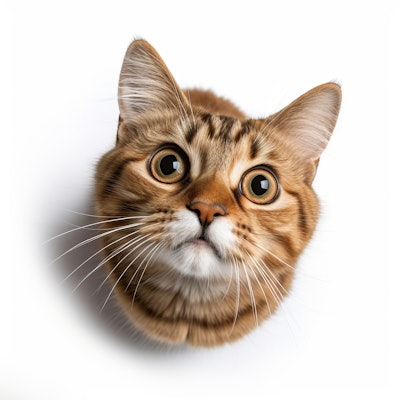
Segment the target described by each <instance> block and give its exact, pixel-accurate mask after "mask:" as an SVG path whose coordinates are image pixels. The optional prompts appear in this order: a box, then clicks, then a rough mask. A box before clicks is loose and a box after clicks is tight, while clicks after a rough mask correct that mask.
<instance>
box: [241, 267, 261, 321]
mask: <svg viewBox="0 0 400 400" xmlns="http://www.w3.org/2000/svg"><path fill="white" fill-rule="evenodd" d="M242 266H243V271H244V273H245V276H246V281H247V287H248V289H249V295H250V299H251V307H252V309H253V315H254V319H255V322H256V325H257V326H258V315H257V305H256V299H255V297H254V292H253V287H252V285H251V281H250V278H249V274H248V273H247V270H246V264H244V263H243V261H242Z"/></svg>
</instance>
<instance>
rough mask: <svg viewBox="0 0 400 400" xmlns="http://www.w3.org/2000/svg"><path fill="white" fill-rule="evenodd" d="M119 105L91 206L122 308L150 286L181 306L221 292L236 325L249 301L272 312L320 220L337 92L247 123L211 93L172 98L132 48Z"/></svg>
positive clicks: (174, 92)
mask: <svg viewBox="0 0 400 400" xmlns="http://www.w3.org/2000/svg"><path fill="white" fill-rule="evenodd" d="M118 99H119V107H120V122H119V127H118V135H117V143H116V146H115V148H114V149H112V150H111V151H110V152H108V153H107V154H106V155H105V156H103V158H102V159H101V161H100V162H99V165H98V169H97V175H96V209H97V213H98V214H99V215H100V216H106V217H104V219H105V224H106V225H105V226H107V228H108V229H110V232H111V233H110V234H109V235H105V236H104V248H105V252H106V254H107V257H108V261H109V264H110V270H111V275H112V279H113V282H115V284H114V285H115V286H116V288H117V290H118V288H120V289H121V290H120V291H119V293H120V297H124V301H127V302H129V303H130V299H131V298H132V297H133V298H135V297H136V298H138V297H140V293H142V298H141V300H140V301H141V302H142V303H146V301H147V300H145V299H146V295H145V293H146V285H148V288H149V287H153V288H155V287H157V288H158V290H159V291H163V293H164V295H165V296H167V294H168V293H175V295H178V296H181V297H182V299H184V300H182V301H186V302H187V303H188V304H189V303H190V304H200V303H201V304H203V303H204V302H206V301H207V299H210V300H211V299H213V301H214V300H215V299H216V298H220V297H218V296H221V294H222V293H223V294H224V296H223V298H224V300H223V301H222V300H221V298H222V297H221V298H220V300H221V304H222V303H224V304H225V302H228V303H229V301H230V303H229V304H230V305H229V306H228V303H227V304H226V307H227V308H226V310H225V311H224V312H221V315H222V314H223V315H226V314H229V312H228V311H227V310H228V308H229V307H231V308H232V310H231V313H232V315H233V314H235V313H236V319H237V316H238V314H239V312H238V308H240V304H245V303H246V302H247V304H252V305H256V304H257V303H259V302H262V303H264V306H265V305H266V304H267V303H268V299H269V303H268V304H267V305H268V310H269V311H265V314H266V315H267V314H269V313H270V312H272V311H273V309H274V308H275V306H276V305H277V304H278V303H279V300H280V299H281V298H282V297H283V295H284V293H285V291H286V290H287V289H288V288H289V285H290V281H291V278H292V275H293V266H294V264H295V262H296V260H297V258H298V256H299V254H300V253H301V251H302V250H303V249H304V247H305V245H306V244H307V242H308V241H309V239H310V237H311V235H312V233H313V231H314V228H315V225H316V222H317V218H318V201H317V198H316V195H315V193H314V191H313V189H312V187H311V184H312V181H313V179H314V176H315V173H316V169H317V165H318V162H319V159H320V156H321V153H322V152H323V150H324V149H325V147H326V145H327V143H328V141H329V139H330V136H331V134H332V131H333V129H334V126H335V123H336V119H337V116H338V112H339V107H340V100H341V91H340V88H339V86H338V85H336V84H334V83H327V84H324V85H321V86H318V87H316V88H314V89H312V90H311V91H309V92H307V93H305V94H304V95H302V96H301V97H299V98H298V99H297V100H295V101H293V102H292V103H291V104H289V105H288V106H287V107H285V108H284V109H282V110H281V111H279V112H277V113H275V114H273V115H271V116H269V117H267V118H264V119H249V118H246V117H245V116H244V115H243V113H242V112H241V111H240V110H238V109H237V108H236V107H234V106H233V105H232V104H231V103H229V102H228V101H226V100H224V99H221V98H218V97H216V96H215V95H213V94H212V93H210V92H202V91H183V90H182V89H180V88H179V86H178V84H177V83H176V81H175V79H174V78H173V76H172V75H171V73H170V72H169V70H168V68H167V67H166V65H165V64H164V62H163V61H162V59H161V58H160V56H159V55H158V54H157V52H156V51H155V50H154V49H153V48H152V47H151V46H150V45H149V44H148V43H147V42H145V41H143V40H137V41H134V42H133V43H132V44H131V45H130V47H129V48H128V50H127V53H126V55H125V58H124V61H123V66H122V70H121V76H120V82H119V96H118ZM232 282H234V283H232ZM242 286H243V288H242V291H240V288H241V287H242ZM129 288H130V289H129ZM148 288H147V289H148ZM244 288H247V289H244ZM250 288H251V290H250ZM246 290H247V291H248V294H247V299H245V298H244V297H246V295H245V291H246ZM148 291H149V293H150V292H151V290H150V289H148ZM122 292H124V294H122ZM240 292H241V293H242V294H238V293H240ZM149 296H150V295H149ZM149 296H147V298H149ZM150 297H151V296H150ZM237 298H239V305H237ZM266 300H267V301H266ZM152 301H153V300H151V301H150V300H149V301H148V303H149V304H150V303H151V302H152ZM154 301H155V300H154ZM149 304H148V306H149ZM233 304H235V305H233ZM149 307H150V306H149ZM151 307H153V308H157V307H156V306H155V305H152V306H151ZM160 307H161V306H160ZM213 307H215V305H214V306H213ZM221 307H222V306H221ZM260 307H261V306H260ZM211 308H212V307H211ZM211 308H209V309H208V311H207V312H210V313H212V312H211V311H210V309H211ZM264 308H266V306H265V307H264ZM235 309H236V311H235ZM153 312H156V311H155V310H153ZM185 312H188V311H185ZM193 312H194V311H193ZM215 312H216V313H217V314H218V312H217V311H215ZM189 314H190V313H189ZM217 314H216V315H217ZM192 318H193V316H192ZM232 318H233V317H232ZM139 319H140V318H139ZM145 325H146V324H145ZM144 329H145V330H146V328H144Z"/></svg>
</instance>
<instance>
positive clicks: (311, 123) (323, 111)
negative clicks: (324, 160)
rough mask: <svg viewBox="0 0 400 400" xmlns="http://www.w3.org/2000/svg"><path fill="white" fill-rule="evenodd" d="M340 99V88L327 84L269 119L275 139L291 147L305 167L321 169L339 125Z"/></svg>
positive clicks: (333, 84)
mask: <svg viewBox="0 0 400 400" xmlns="http://www.w3.org/2000/svg"><path fill="white" fill-rule="evenodd" d="M341 97H342V96H341V89H340V86H339V85H337V84H336V83H326V84H323V85H320V86H317V87H315V88H314V89H312V90H310V91H309V92H307V93H305V94H303V95H302V96H300V97H299V98H298V99H296V100H295V101H293V102H292V103H291V104H289V105H288V106H287V107H285V108H284V109H283V110H281V111H280V112H278V113H276V114H275V115H273V116H272V117H270V118H271V119H270V121H269V122H268V125H269V127H270V129H271V131H272V135H273V136H274V137H275V138H276V140H278V142H283V143H284V145H285V146H287V147H289V148H290V149H291V150H292V151H293V153H294V155H295V158H296V159H298V160H299V161H300V162H301V163H302V164H303V166H304V167H306V166H307V165H313V166H314V167H315V168H316V166H317V165H318V161H319V158H320V156H321V154H322V152H323V151H324V149H325V147H326V146H327V144H328V142H329V139H330V137H331V135H332V132H333V129H334V127H335V125H336V120H337V117H338V114H339V110H340V103H341ZM315 168H314V172H315ZM310 178H311V180H312V178H313V177H310Z"/></svg>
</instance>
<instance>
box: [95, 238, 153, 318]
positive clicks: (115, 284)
mask: <svg viewBox="0 0 400 400" xmlns="http://www.w3.org/2000/svg"><path fill="white" fill-rule="evenodd" d="M155 236H159V235H155ZM153 239H154V237H151V238H148V239H147V240H145V241H144V242H142V243H140V245H138V246H136V247H135V248H134V249H133V250H132V251H130V252H129V253H128V254H132V253H133V252H134V251H135V250H136V249H137V248H138V247H140V246H142V245H143V244H145V243H147V242H148V241H149V240H153ZM152 245H154V243H150V244H148V245H147V246H146V247H145V248H144V249H143V250H142V251H141V252H140V253H139V254H138V255H137V256H136V257H135V258H134V259H133V260H132V261H131V262H130V263H129V264H128V266H127V267H126V268H125V269H124V271H123V272H122V273H121V274H120V276H119V278H118V279H117V280H116V281H115V283H114V285H113V287H112V288H111V290H110V293H109V294H108V296H107V298H106V300H105V302H104V304H103V306H102V308H101V310H100V312H101V311H103V310H104V308H105V306H106V304H107V302H108V300H109V299H110V297H111V295H112V293H113V292H114V289H115V288H116V287H117V285H118V283H119V282H120V280H121V279H122V277H123V276H124V275H125V273H126V272H127V271H128V269H129V268H130V267H131V266H132V265H133V263H134V262H135V261H136V260H137V259H138V258H139V257H140V256H141V255H142V254H143V253H144V252H145V251H146V250H147V249H148V248H149V247H150V246H152ZM124 258H125V257H124ZM121 261H122V260H121ZM118 264H119V263H118ZM118 264H117V265H118ZM116 267H117V266H116ZM116 267H114V268H113V270H112V272H113V271H114V270H115V268H116ZM137 271H138V270H136V271H135V274H136V273H137ZM112 272H111V273H112ZM111 273H110V274H109V276H108V277H107V279H108V278H109V277H110V276H111Z"/></svg>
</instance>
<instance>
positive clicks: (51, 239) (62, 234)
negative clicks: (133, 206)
mask: <svg viewBox="0 0 400 400" xmlns="http://www.w3.org/2000/svg"><path fill="white" fill-rule="evenodd" d="M137 218H143V217H120V218H114V219H110V220H103V221H98V222H93V223H91V224H87V225H83V226H79V227H77V228H74V229H70V230H68V231H66V232H63V233H60V234H58V235H56V236H53V237H51V238H50V239H47V240H46V241H44V242H43V245H45V244H46V243H49V242H51V241H53V240H55V239H57V238H59V237H61V236H65V235H68V234H69V233H72V232H76V231H78V230H79V229H85V228H89V227H91V226H96V225H100V224H104V223H109V222H115V221H124V220H128V219H137Z"/></svg>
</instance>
